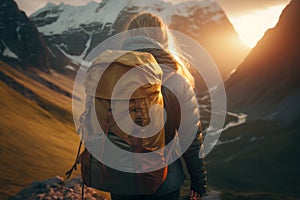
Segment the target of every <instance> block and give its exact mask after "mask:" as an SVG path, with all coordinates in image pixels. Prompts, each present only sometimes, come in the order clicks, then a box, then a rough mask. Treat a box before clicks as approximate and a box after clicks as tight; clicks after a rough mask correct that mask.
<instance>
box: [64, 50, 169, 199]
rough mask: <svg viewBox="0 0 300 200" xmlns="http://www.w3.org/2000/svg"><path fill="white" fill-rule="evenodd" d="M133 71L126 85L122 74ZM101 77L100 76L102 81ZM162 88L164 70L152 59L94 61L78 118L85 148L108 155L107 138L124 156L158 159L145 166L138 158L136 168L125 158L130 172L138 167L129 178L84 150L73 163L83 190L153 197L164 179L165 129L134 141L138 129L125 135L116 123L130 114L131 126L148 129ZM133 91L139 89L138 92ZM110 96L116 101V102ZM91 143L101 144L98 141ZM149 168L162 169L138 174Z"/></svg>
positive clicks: (120, 55)
mask: <svg viewBox="0 0 300 200" xmlns="http://www.w3.org/2000/svg"><path fill="white" fill-rule="evenodd" d="M137 68H138V69H139V70H138V72H137V73H135V75H133V76H134V77H132V76H131V77H130V76H129V77H127V78H125V79H124V75H126V73H128V72H130V71H132V70H134V69H137ZM99 76H101V78H100V80H99ZM122 77H123V78H122ZM121 79H122V81H123V82H122V84H121V85H120V84H118V81H120V80H121ZM149 80H150V82H152V83H148V84H145V81H146V82H147V81H149ZM161 82H162V70H161V69H160V67H159V65H158V64H157V62H156V60H155V59H154V57H153V56H152V55H151V54H150V53H146V52H136V51H119V50H118V51H109V50H107V51H104V52H103V53H102V54H101V55H100V56H98V57H97V58H96V59H95V60H94V62H93V64H92V66H91V67H90V68H89V70H88V73H87V78H86V82H85V91H86V95H87V98H86V109H85V112H84V113H83V115H82V117H81V132H82V137H83V141H84V143H85V145H86V146H89V145H91V144H92V145H93V146H96V147H97V148H98V151H96V152H99V153H100V154H103V152H104V153H107V152H105V151H106V148H105V146H106V144H105V140H104V139H103V138H108V139H109V141H110V142H112V143H113V144H114V145H116V146H117V147H118V148H120V149H122V150H125V151H127V152H132V153H140V154H142V153H149V152H156V158H155V159H154V160H149V159H148V160H147V157H146V156H140V157H139V158H140V160H139V161H140V163H138V164H137V163H134V162H137V161H136V160H131V158H124V159H125V160H126V159H127V160H126V161H125V162H133V163H132V165H131V166H132V168H136V167H137V165H139V166H138V168H139V169H138V170H137V171H136V170H135V169H132V172H128V171H127V172H124V171H119V170H117V169H114V168H112V167H109V166H107V165H105V164H104V163H102V162H101V158H102V157H101V155H93V153H92V152H90V150H88V148H85V150H84V151H83V153H82V154H81V155H80V156H79V158H78V159H77V160H78V162H80V163H81V175H82V179H83V183H84V185H86V186H90V187H94V188H96V189H99V190H102V191H108V192H112V193H116V194H125V195H126V194H128V195H130V194H131V195H137V194H151V193H154V192H155V191H156V190H157V189H158V188H159V186H160V185H161V184H162V183H163V182H164V180H165V179H166V176H167V165H166V164H165V162H166V158H165V152H164V151H163V150H162V149H163V148H164V146H165V133H164V128H162V129H158V131H157V132H156V133H155V134H154V135H153V136H151V137H135V134H134V132H135V131H138V130H139V129H136V127H134V126H132V127H127V130H129V131H130V133H128V132H126V131H124V130H123V129H122V128H123V127H119V126H118V123H116V121H117V120H118V121H122V120H124V119H123V116H126V114H128V111H129V115H130V117H131V119H132V121H133V122H134V123H135V125H138V127H145V126H147V125H149V124H150V123H151V119H150V116H149V109H150V108H151V107H152V106H154V105H156V104H158V105H160V106H161V107H163V98H162V94H161ZM137 85H139V87H138V88H137ZM116 87H117V89H116ZM120 87H121V88H120ZM132 88H133V89H132ZM114 90H115V91H114ZM132 90H133V93H132V95H131V96H130V97H128V95H127V94H128V91H132ZM113 91H114V92H115V93H116V94H117V95H115V96H114V95H113V94H115V93H113ZM125 93H126V94H125ZM124 102H125V104H124ZM126 102H127V106H126ZM118 103H123V104H122V105H125V106H121V107H120V106H119V107H118V109H119V111H118V113H119V114H118V116H114V115H113V111H114V109H115V108H114V105H116V104H118ZM93 108H94V110H95V113H96V116H97V117H96V118H97V119H96V120H95V119H92V112H91V110H93ZM154 110H155V109H154ZM158 112H159V113H154V115H153V116H154V117H156V116H158V117H161V116H162V115H163V111H162V110H158ZM153 116H151V117H153ZM161 119H163V117H162V118H161ZM95 121H96V122H95ZM156 121H157V120H156ZM125 122H126V121H125ZM95 123H98V125H100V127H101V129H102V130H103V132H98V130H96V129H97V128H95V125H94V124H95ZM161 123H162V124H163V120H162V121H161V122H158V124H159V125H158V126H160V125H161ZM94 136H95V137H94ZM91 138H102V140H101V139H99V140H93V139H91ZM95 143H96V144H95ZM159 150H161V151H159ZM97 154H98V153H97ZM78 155H79V152H78ZM99 158H100V159H99ZM111 159H114V158H113V157H112V158H111ZM153 162H154V163H153ZM155 162H157V163H155ZM149 164H150V165H152V166H153V165H157V166H161V167H159V168H158V169H155V170H154V171H151V170H150V171H149V170H148V171H147V172H144V173H141V170H143V169H146V168H147V167H149V166H147V165H149ZM129 165H130V164H129ZM75 168H76V164H75ZM136 172H137V173H136ZM68 175H70V173H68Z"/></svg>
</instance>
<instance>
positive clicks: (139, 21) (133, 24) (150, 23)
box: [126, 12, 194, 87]
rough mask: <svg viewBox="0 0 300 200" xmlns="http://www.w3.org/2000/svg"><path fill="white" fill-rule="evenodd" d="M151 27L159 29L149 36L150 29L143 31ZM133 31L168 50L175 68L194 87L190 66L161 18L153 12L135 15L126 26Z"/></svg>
mask: <svg viewBox="0 0 300 200" xmlns="http://www.w3.org/2000/svg"><path fill="white" fill-rule="evenodd" d="M149 27H153V28H159V29H155V31H154V34H153V33H152V34H149V29H143V28H149ZM132 29H136V31H137V32H138V34H140V35H142V36H147V37H149V38H152V39H154V40H155V41H157V42H159V43H160V44H161V45H162V46H163V47H164V48H166V49H165V50H167V52H168V53H169V54H170V56H171V57H172V60H173V61H174V62H175V63H176V65H175V66H173V68H174V69H175V70H176V71H177V72H178V73H179V74H181V75H182V76H183V77H185V78H186V79H187V80H188V81H189V83H190V84H191V85H192V86H193V87H194V77H193V76H192V75H191V73H190V71H189V70H188V68H189V67H190V65H189V64H188V62H187V60H186V59H185V58H184V57H183V56H182V55H181V54H180V53H179V52H180V51H179V49H178V47H177V45H176V43H175V41H174V38H173V37H172V35H171V33H170V32H169V31H168V29H167V26H166V25H165V23H164V22H163V20H162V19H161V18H160V17H158V16H157V15H155V14H153V13H151V12H142V13H139V14H137V15H135V16H134V17H133V18H132V19H131V20H130V21H129V23H128V24H127V26H126V30H132ZM135 34H136V33H135ZM170 47H172V49H170ZM171 52H173V53H171ZM174 54H175V55H174Z"/></svg>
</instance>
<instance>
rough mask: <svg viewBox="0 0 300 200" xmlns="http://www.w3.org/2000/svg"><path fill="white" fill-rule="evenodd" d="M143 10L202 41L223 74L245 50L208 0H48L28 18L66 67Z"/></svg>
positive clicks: (213, 4)
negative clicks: (78, 1) (77, 0)
mask: <svg viewBox="0 0 300 200" xmlns="http://www.w3.org/2000/svg"><path fill="white" fill-rule="evenodd" d="M141 11H151V12H153V13H156V14H158V15H159V16H162V18H163V19H164V21H165V22H166V23H167V24H168V25H169V27H170V28H171V29H174V30H177V31H180V32H182V33H185V34H186V35H188V36H190V37H192V38H193V39H194V40H196V41H197V42H199V43H200V44H201V45H203V46H204V48H205V49H206V50H207V51H208V52H209V54H210V55H211V56H212V58H213V59H214V61H215V62H216V64H217V65H218V66H219V69H220V71H221V74H222V75H223V77H227V76H228V75H229V74H230V72H231V71H232V70H233V69H235V68H236V67H237V65H238V64H240V63H241V62H242V59H244V57H245V56H246V55H247V53H248V52H249V48H248V47H247V46H246V45H244V44H243V43H242V42H241V40H240V39H239V37H238V34H237V33H236V32H235V30H234V28H233V26H232V25H231V23H230V22H229V20H228V18H227V17H226V15H225V13H224V11H223V10H222V9H221V7H220V6H219V5H218V4H217V3H216V2H214V1H210V0H205V1H201V2H196V1H188V2H184V3H181V4H176V5H174V4H171V3H167V2H164V1H162V0H152V1H148V0H130V1H129V0H105V1H102V2H101V3H95V2H90V3H89V4H87V5H85V6H80V7H75V6H71V5H66V4H60V5H54V4H50V3H48V4H47V5H46V6H45V7H44V8H42V9H40V10H38V11H37V12H35V13H33V14H32V15H31V16H30V18H31V20H32V21H33V22H34V23H35V24H36V25H37V28H38V30H39V31H40V32H41V33H42V34H43V36H44V37H45V39H46V41H47V44H48V46H49V47H50V49H51V52H52V53H53V54H54V55H55V56H56V58H57V61H56V63H54V64H55V65H59V66H60V67H61V68H64V67H65V66H66V65H69V64H70V63H68V61H67V60H66V58H69V59H70V60H71V61H72V62H73V63H74V64H75V65H76V64H77V65H78V63H81V61H82V60H83V59H84V58H85V56H86V55H87V54H88V53H89V52H90V51H91V50H92V49H93V48H94V47H95V46H97V45H98V44H99V43H101V42H102V41H104V40H105V39H107V38H108V37H109V36H111V35H113V34H116V33H118V32H120V31H123V30H124V27H125V25H126V24H127V23H128V21H129V20H130V18H131V17H132V16H133V15H135V14H137V13H139V12H141ZM63 58H64V59H63Z"/></svg>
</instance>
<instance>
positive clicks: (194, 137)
mask: <svg viewBox="0 0 300 200" xmlns="http://www.w3.org/2000/svg"><path fill="white" fill-rule="evenodd" d="M180 92H181V94H182V95H181V98H183V99H182V100H181V101H182V102H183V103H181V112H182V113H181V119H182V120H181V124H180V125H181V126H182V127H183V128H182V129H181V128H179V131H180V129H181V132H182V133H179V134H183V135H184V136H185V137H181V140H183V141H180V143H185V142H188V143H187V144H189V145H188V148H187V150H186V151H185V152H184V153H183V158H184V161H185V165H186V167H187V170H188V173H189V175H190V178H191V190H193V191H195V192H197V193H199V194H200V195H201V196H202V195H203V194H205V193H206V190H207V177H206V169H205V160H204V149H203V140H202V133H201V131H202V130H201V123H200V113H199V105H198V100H197V98H196V95H195V93H194V90H193V88H192V87H191V86H190V85H189V84H188V83H187V82H185V83H183V84H182V88H181V91H180ZM182 104H183V106H182ZM186 138H188V139H186ZM185 140H189V141H185Z"/></svg>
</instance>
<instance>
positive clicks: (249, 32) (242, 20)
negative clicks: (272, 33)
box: [230, 5, 285, 48]
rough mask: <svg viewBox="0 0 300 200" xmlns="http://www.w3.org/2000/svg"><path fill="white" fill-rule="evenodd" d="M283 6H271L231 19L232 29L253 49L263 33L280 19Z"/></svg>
mask: <svg viewBox="0 0 300 200" xmlns="http://www.w3.org/2000/svg"><path fill="white" fill-rule="evenodd" d="M284 7H285V5H280V6H273V7H270V8H268V9H265V10H257V11H255V12H252V13H251V14H247V15H243V16H241V17H237V18H231V19H230V21H231V22H232V24H233V26H234V28H235V29H236V31H237V32H238V34H239V36H240V38H241V39H242V41H243V42H244V43H245V44H247V45H248V46H249V47H251V48H253V47H254V46H255V45H256V43H257V42H258V40H260V39H261V38H262V36H263V35H264V33H265V31H266V30H267V29H269V28H273V27H274V26H275V25H276V24H277V22H278V19H279V17H280V14H281V12H282V10H283V9H284Z"/></svg>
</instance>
